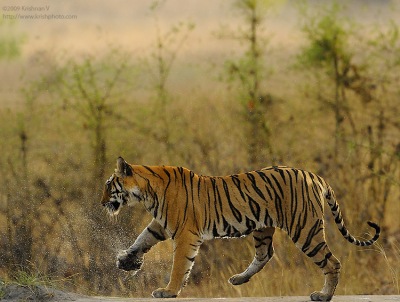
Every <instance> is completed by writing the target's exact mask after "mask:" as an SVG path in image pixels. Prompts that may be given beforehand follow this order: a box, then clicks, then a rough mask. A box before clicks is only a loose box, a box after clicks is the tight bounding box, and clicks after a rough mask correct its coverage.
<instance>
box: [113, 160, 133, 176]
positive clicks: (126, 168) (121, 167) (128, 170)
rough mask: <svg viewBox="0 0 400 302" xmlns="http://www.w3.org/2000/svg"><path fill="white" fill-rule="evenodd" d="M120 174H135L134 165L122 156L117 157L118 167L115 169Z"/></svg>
mask: <svg viewBox="0 0 400 302" xmlns="http://www.w3.org/2000/svg"><path fill="white" fill-rule="evenodd" d="M115 172H116V173H117V175H118V176H122V177H124V176H133V170H132V167H131V166H130V165H129V164H128V163H127V162H126V161H125V160H124V159H123V158H122V157H121V156H120V157H118V159H117V169H116V170H115Z"/></svg>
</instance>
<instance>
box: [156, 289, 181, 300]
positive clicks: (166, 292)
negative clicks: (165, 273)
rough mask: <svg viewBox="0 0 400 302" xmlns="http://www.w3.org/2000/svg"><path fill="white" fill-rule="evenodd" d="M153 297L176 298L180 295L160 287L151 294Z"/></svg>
mask: <svg viewBox="0 0 400 302" xmlns="http://www.w3.org/2000/svg"><path fill="white" fill-rule="evenodd" d="M151 295H152V296H153V298H176V297H177V296H178V295H177V294H176V293H174V292H172V291H170V290H168V289H166V288H159V289H156V290H155V291H153V293H152V294H151Z"/></svg>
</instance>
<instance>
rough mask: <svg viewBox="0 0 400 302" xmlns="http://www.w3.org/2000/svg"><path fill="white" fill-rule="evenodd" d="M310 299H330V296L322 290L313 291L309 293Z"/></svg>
mask: <svg viewBox="0 0 400 302" xmlns="http://www.w3.org/2000/svg"><path fill="white" fill-rule="evenodd" d="M310 298H311V301H331V299H332V296H331V295H328V294H324V293H323V292H313V293H312V294H311V295H310Z"/></svg>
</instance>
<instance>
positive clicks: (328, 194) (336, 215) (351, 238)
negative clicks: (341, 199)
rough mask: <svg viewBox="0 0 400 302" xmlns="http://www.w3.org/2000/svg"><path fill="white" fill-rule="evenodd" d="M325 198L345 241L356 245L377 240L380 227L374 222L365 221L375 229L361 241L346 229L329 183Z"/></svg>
mask: <svg viewBox="0 0 400 302" xmlns="http://www.w3.org/2000/svg"><path fill="white" fill-rule="evenodd" d="M325 199H326V201H327V203H328V205H329V207H330V208H331V211H332V215H333V217H334V219H335V223H336V226H337V227H338V229H339V231H340V233H341V234H342V235H343V237H344V238H345V239H346V240H347V241H349V242H350V243H353V244H355V245H358V246H369V245H372V244H374V243H375V241H377V240H378V238H379V235H380V232H381V228H380V227H379V225H377V224H376V223H374V222H371V221H368V222H367V223H368V225H369V226H370V227H372V228H374V229H375V235H374V236H373V237H372V238H371V239H370V240H366V241H361V240H358V239H356V238H354V236H353V235H351V234H350V232H349V231H348V230H347V228H346V226H345V224H344V221H343V217H342V211H341V210H340V208H339V204H338V203H337V200H336V197H335V193H334V192H333V189H332V188H331V187H330V186H329V185H327V191H326V194H325Z"/></svg>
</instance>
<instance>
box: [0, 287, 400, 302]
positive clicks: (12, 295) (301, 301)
mask: <svg viewBox="0 0 400 302" xmlns="http://www.w3.org/2000/svg"><path fill="white" fill-rule="evenodd" d="M1 297H2V298H1V299H0V300H1V301H48V302H58V301H77V302H101V301H103V302H115V301H121V302H136V301H137V302H155V301H160V300H156V299H153V298H117V297H88V296H83V295H79V294H75V293H68V292H63V291H60V290H56V289H51V288H47V287H42V286H35V287H25V286H18V285H8V286H6V287H4V288H2V291H1ZM165 300H166V299H161V301H165ZM167 301H168V302H173V301H178V302H206V301H213V302H307V301H310V300H309V298H308V297H258V298H245V297H241V298H215V299H210V298H178V299H167ZM333 301H334V302H400V295H399V296H364V295H360V296H335V297H334V299H333Z"/></svg>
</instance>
